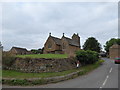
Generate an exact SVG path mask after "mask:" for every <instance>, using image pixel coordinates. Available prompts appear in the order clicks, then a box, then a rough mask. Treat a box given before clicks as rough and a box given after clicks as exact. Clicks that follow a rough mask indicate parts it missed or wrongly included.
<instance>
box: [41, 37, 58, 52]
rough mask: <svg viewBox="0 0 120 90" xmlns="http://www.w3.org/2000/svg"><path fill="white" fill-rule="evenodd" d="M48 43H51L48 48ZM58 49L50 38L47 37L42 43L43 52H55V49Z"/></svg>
mask: <svg viewBox="0 0 120 90" xmlns="http://www.w3.org/2000/svg"><path fill="white" fill-rule="evenodd" d="M50 43H51V44H52V47H51V48H48V46H49V44H50ZM59 49H60V46H59V45H56V44H55V42H54V41H53V40H52V38H50V37H49V38H48V40H47V41H46V43H45V44H44V51H43V53H44V54H47V53H55V50H59Z"/></svg>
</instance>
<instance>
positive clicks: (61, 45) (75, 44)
mask: <svg viewBox="0 0 120 90" xmlns="http://www.w3.org/2000/svg"><path fill="white" fill-rule="evenodd" d="M77 50H80V37H79V35H78V34H75V33H74V34H73V36H72V38H68V37H65V36H64V33H63V36H62V38H57V37H53V36H51V33H50V34H49V37H48V39H47V40H46V42H45V44H44V51H43V53H44V54H48V53H52V54H68V55H69V56H72V57H73V56H75V51H77Z"/></svg>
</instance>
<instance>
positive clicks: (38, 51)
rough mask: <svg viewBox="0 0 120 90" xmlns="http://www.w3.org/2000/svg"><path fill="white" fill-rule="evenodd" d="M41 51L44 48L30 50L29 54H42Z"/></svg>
mask: <svg viewBox="0 0 120 90" xmlns="http://www.w3.org/2000/svg"><path fill="white" fill-rule="evenodd" d="M43 49H44V48H42V49H41V48H39V49H32V50H31V52H32V53H34V54H43Z"/></svg>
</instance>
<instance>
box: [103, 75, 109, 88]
mask: <svg viewBox="0 0 120 90" xmlns="http://www.w3.org/2000/svg"><path fill="white" fill-rule="evenodd" d="M108 78H109V76H108V75H107V77H106V79H105V81H104V83H103V86H104V85H105V84H106V82H107V79H108Z"/></svg>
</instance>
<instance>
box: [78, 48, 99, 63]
mask: <svg viewBox="0 0 120 90" xmlns="http://www.w3.org/2000/svg"><path fill="white" fill-rule="evenodd" d="M98 56H99V55H98V53H97V52H95V51H91V50H87V51H85V50H80V51H77V52H76V59H77V60H79V61H80V63H81V64H82V65H86V64H93V63H95V62H96V61H98V59H99V57H98Z"/></svg>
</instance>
